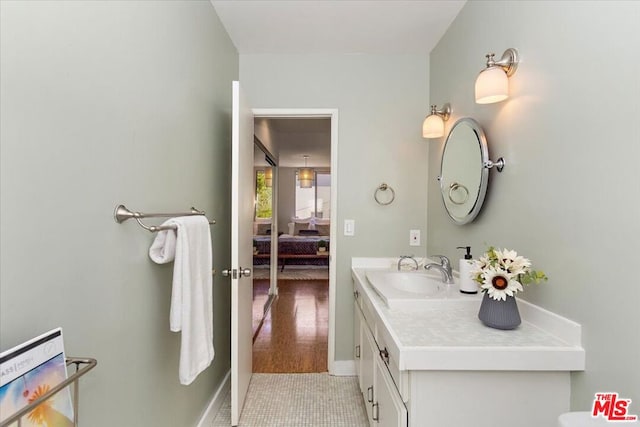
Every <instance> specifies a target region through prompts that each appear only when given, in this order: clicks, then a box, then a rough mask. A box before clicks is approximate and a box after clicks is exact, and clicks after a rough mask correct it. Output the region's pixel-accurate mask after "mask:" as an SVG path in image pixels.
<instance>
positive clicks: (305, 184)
mask: <svg viewBox="0 0 640 427" xmlns="http://www.w3.org/2000/svg"><path fill="white" fill-rule="evenodd" d="M302 157H304V167H303V168H300V169H298V181H300V188H311V187H313V175H314V174H313V169H311V168H308V167H307V159H308V158H309V156H307V155H305V156H302Z"/></svg>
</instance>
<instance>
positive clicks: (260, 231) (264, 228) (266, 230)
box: [256, 224, 271, 236]
mask: <svg viewBox="0 0 640 427" xmlns="http://www.w3.org/2000/svg"><path fill="white" fill-rule="evenodd" d="M268 234H271V224H258V228H257V230H256V235H257V236H265V235H268Z"/></svg>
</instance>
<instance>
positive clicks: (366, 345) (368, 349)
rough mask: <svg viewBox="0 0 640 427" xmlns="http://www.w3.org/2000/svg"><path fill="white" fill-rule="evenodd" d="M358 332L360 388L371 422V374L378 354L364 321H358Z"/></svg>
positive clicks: (373, 392) (372, 379)
mask: <svg viewBox="0 0 640 427" xmlns="http://www.w3.org/2000/svg"><path fill="white" fill-rule="evenodd" d="M360 333H361V335H362V348H361V351H360V355H361V356H360V390H362V394H363V396H364V400H365V402H364V403H365V406H366V408H367V415H368V417H369V422H371V421H372V420H373V417H372V415H373V414H372V409H373V406H372V405H373V402H374V397H375V388H374V387H375V386H374V375H373V370H374V369H375V366H374V359H375V358H376V357H377V355H378V347H377V346H376V342H375V340H374V339H373V335H371V332H370V331H369V328H368V327H367V325H366V324H365V323H364V322H361V323H360Z"/></svg>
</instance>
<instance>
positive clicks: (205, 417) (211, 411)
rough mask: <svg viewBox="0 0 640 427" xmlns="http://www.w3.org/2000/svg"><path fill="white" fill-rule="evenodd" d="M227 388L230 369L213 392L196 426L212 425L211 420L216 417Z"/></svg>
mask: <svg viewBox="0 0 640 427" xmlns="http://www.w3.org/2000/svg"><path fill="white" fill-rule="evenodd" d="M229 390H231V370H229V371H228V372H227V375H226V376H225V377H224V379H223V380H222V383H221V384H220V387H218V389H217V390H216V392H215V393H214V395H213V397H212V398H211V401H210V402H209V404H208V405H207V409H205V411H204V413H203V414H202V417H200V421H199V422H198V424H197V426H196V427H210V426H211V425H213V420H214V419H215V418H216V415H218V411H220V408H221V407H222V404H223V403H224V399H225V397H227V393H229Z"/></svg>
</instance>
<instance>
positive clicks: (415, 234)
mask: <svg viewBox="0 0 640 427" xmlns="http://www.w3.org/2000/svg"><path fill="white" fill-rule="evenodd" d="M409 246H420V230H409Z"/></svg>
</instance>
